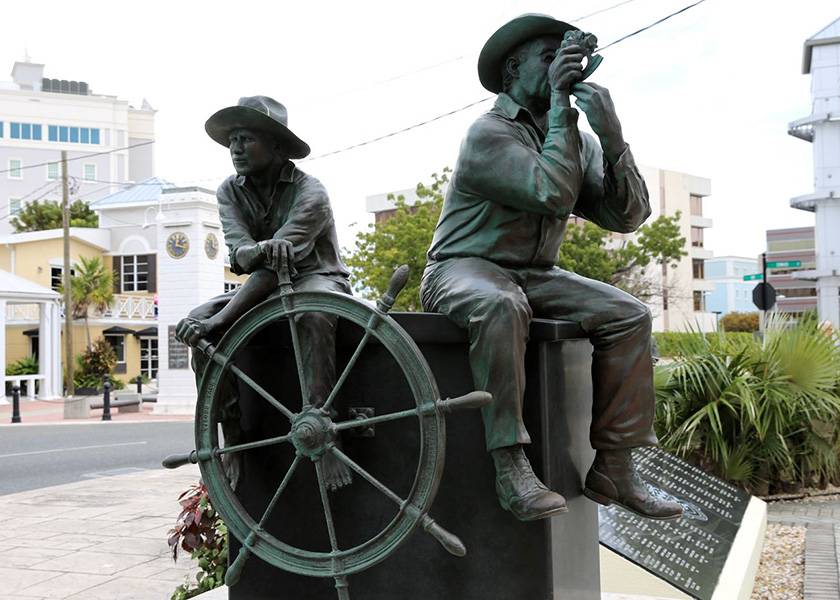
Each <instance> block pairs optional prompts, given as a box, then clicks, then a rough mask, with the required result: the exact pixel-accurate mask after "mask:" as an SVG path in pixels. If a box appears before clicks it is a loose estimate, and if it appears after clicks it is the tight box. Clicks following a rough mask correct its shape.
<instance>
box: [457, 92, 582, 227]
mask: <svg viewBox="0 0 840 600" xmlns="http://www.w3.org/2000/svg"><path fill="white" fill-rule="evenodd" d="M577 118H578V113H577V111H576V110H574V109H572V108H561V107H553V108H552V109H551V110H550V111H549V112H548V133H547V134H546V137H545V142H544V143H543V147H542V148H541V150H540V151H539V152H538V151H535V150H533V149H532V148H530V147H529V146H527V145H525V144H524V143H523V142H522V140H521V139H520V137H519V134H518V132H517V131H516V130H515V129H514V127H513V125H512V124H511V123H509V122H506V121H504V120H502V119H499V118H496V117H493V116H490V115H488V116H485V117H482V118H480V119H479V120H478V121H476V122H475V123H474V124H473V126H472V127H471V128H470V131H469V132H468V133H467V137H466V139H465V140H464V143H463V144H462V146H461V153H460V155H459V157H458V166H457V168H456V172H457V177H458V185H459V186H460V187H461V189H462V190H463V191H464V192H466V193H469V194H474V195H476V196H478V197H480V198H482V199H485V200H488V201H491V202H497V203H499V204H504V205H506V206H509V207H511V208H515V209H518V210H524V211H527V212H531V213H536V214H541V215H551V216H555V217H566V216H568V215H569V213H570V212H571V211H572V208H573V207H574V205H575V201H576V200H577V197H578V194H579V193H580V188H581V185H582V183H583V169H582V166H581V160H580V152H579V147H580V133H579V131H578V127H577Z"/></svg>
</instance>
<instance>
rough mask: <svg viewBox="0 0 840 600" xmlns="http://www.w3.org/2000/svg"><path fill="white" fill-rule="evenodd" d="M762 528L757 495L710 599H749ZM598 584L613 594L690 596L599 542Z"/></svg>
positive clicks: (676, 599) (763, 509)
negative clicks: (600, 544)
mask: <svg viewBox="0 0 840 600" xmlns="http://www.w3.org/2000/svg"><path fill="white" fill-rule="evenodd" d="M766 529H767V504H766V503H765V502H763V501H761V500H759V499H758V498H751V499H750V503H749V505H748V506H747V510H746V511H745V512H744V518H743V520H742V521H741V527H740V528H739V529H738V534H737V535H736V536H735V541H734V542H733V544H732V548H731V549H730V550H729V556H728V557H727V559H726V564H725V565H724V567H723V571H722V572H721V574H720V578H719V579H718V583H717V587H716V588H715V592H714V595H713V596H712V600H749V598H750V596H751V594H752V589H753V584H754V583H755V575H756V572H757V571H758V563H759V560H760V559H761V551H762V549H763V547H764V533H765V530H766ZM601 588H602V589H603V590H604V591H605V592H609V593H613V594H637V595H643V596H655V597H657V598H662V599H667V600H691V598H692V596H689V595H688V594H686V593H685V592H683V591H681V590H678V589H677V588H675V587H673V586H672V585H670V584H668V583H667V582H665V581H664V580H662V579H659V578H658V577H656V576H655V575H652V574H651V573H649V572H647V571H645V570H644V569H642V568H641V567H640V566H638V565H636V564H634V563H632V562H630V561H629V560H627V559H625V558H623V557H621V556H619V555H618V554H616V553H615V552H612V551H611V550H608V549H607V548H604V547H603V546H602V547H601Z"/></svg>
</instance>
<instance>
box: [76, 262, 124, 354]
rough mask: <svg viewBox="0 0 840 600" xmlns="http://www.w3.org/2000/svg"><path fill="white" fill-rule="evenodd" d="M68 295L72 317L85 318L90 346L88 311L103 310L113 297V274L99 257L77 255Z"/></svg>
mask: <svg viewBox="0 0 840 600" xmlns="http://www.w3.org/2000/svg"><path fill="white" fill-rule="evenodd" d="M70 295H71V297H72V302H73V318H74V319H84V320H85V335H86V337H87V344H88V347H90V346H91V342H90V328H89V327H88V313H89V312H90V309H93V310H96V311H98V312H103V311H104V310H106V309H107V308H108V307H109V306H110V305H111V302H112V301H113V299H114V281H113V276H112V274H111V271H110V270H108V269H106V268H105V265H104V264H103V263H102V260H101V259H100V258H99V257H93V258H85V257H84V256H82V257H79V263H78V265H77V266H76V271H75V275H73V276H72V277H71V278H70Z"/></svg>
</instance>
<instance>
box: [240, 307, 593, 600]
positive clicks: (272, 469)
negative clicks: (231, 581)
mask: <svg viewBox="0 0 840 600" xmlns="http://www.w3.org/2000/svg"><path fill="white" fill-rule="evenodd" d="M395 318H396V319H397V320H398V321H399V322H400V324H401V325H403V327H405V328H406V330H408V332H409V333H410V334H411V335H412V337H413V338H414V339H415V341H416V342H417V343H418V345H419V346H420V348H421V350H422V351H423V353H424V355H425V357H426V360H427V361H428V362H429V365H430V366H431V369H432V371H433V373H434V375H435V378H436V379H437V384H438V387H439V389H440V393H441V396H442V397H444V398H445V397H454V396H458V395H461V394H464V393H467V392H469V391H472V390H473V389H474V388H473V383H472V377H471V374H470V368H469V363H468V357H467V351H468V344H467V340H466V334H465V332H464V331H462V330H460V329H458V328H456V327H455V326H454V325H452V324H451V323H449V321H447V320H446V319H445V318H444V317H442V316H440V315H430V314H407V313H406V314H399V313H398V314H396V315H395ZM263 337H264V338H271V341H272V342H273V343H274V344H275V346H274V348H273V349H272V350H270V349H269V346H268V345H267V342H268V339H263V340H260V339H258V338H255V339H254V340H253V342H252V350H251V351H250V355H249V356H247V357H243V359H242V360H240V361H238V362H239V363H240V364H242V365H246V364H247V365H248V366H249V368H248V369H247V370H248V371H249V372H251V373H252V376H254V378H255V379H257V380H258V381H260V382H268V381H270V382H272V383H271V384H270V387H272V388H273V389H272V391H273V392H274V393H277V394H278V397H282V393H281V390H283V389H285V390H286V391H287V397H290V396H289V394H290V393H291V392H292V391H294V393H297V387H296V386H297V384H296V383H293V384H290V383H289V382H294V380H295V377H296V376H295V374H294V370H293V369H294V367H293V365H292V364H290V362H289V354H288V352H287V351H286V350H283V349H280V350H278V349H277V347H276V341H277V336H276V335H273V336H272V334H271V333H270V332H267V333H266V335H265V336H263ZM358 337H359V336H358V331H350V330H349V328H348V330H343V329H342V328H341V327H340V328H339V342H338V351H337V353H338V360H339V365H343V364H344V362H346V360H347V358H348V356H349V354H350V353H351V352H352V350H353V348H354V347H355V343H356V341H357V340H358ZM261 344H266V345H261ZM591 351H592V348H591V346H590V344H589V342H588V341H587V340H585V339H581V332H580V331H579V330H577V329H576V328H575V327H574V326H572V325H570V324H565V323H558V322H548V321H536V322H535V323H534V324H533V326H532V329H531V341H530V344H529V348H528V354H527V357H526V362H527V394H526V399H525V411H526V415H525V420H526V424H527V426H528V429H529V432H530V434H531V437H532V439H533V444H532V445H531V446H530V448H529V449H528V455H529V457H530V458H531V461H532V463H533V465H534V467H535V469H536V471H537V473H538V474H539V475H541V476H542V478H543V480H544V481H545V482H546V483H547V484H548V485H549V486H550V487H552V488H553V489H555V490H558V491H560V492H561V493H563V494H564V495H565V496H566V498H567V499H568V503H569V513H568V514H565V515H561V516H559V517H555V518H553V519H551V520H547V521H539V522H535V523H521V522H519V521H516V520H515V519H514V518H513V517H512V516H511V515H510V513H507V512H505V511H503V510H502V509H501V508H500V507H499V504H498V502H497V500H496V495H495V490H494V471H493V466H492V461H491V460H490V457H489V455H488V454H487V453H486V452H485V449H484V433H483V426H482V422H481V417H480V415H479V413H478V412H477V411H472V412H466V413H458V414H454V415H450V416H448V417H447V420H446V429H447V447H446V467H445V472H444V476H443V481H442V482H441V485H440V490H439V492H438V495H437V499H436V501H435V503H434V505H433V508H432V511H431V515H432V516H433V517H434V518H435V520H436V521H437V522H438V523H440V524H441V525H442V526H443V527H445V528H447V529H449V530H451V531H452V532H453V533H455V534H456V535H458V536H459V537H460V538H461V540H462V541H463V542H464V543H465V544H466V546H467V552H468V553H467V556H466V557H464V558H456V557H454V556H451V555H450V554H448V553H447V552H445V551H444V550H443V549H442V548H441V547H440V546H439V545H438V544H437V542H435V541H434V540H433V539H432V538H431V537H430V536H428V535H427V534H425V533H423V532H422V531H416V532H414V533H413V534H412V536H411V537H409V539H408V540H407V541H406V542H405V544H404V545H403V546H402V547H400V548H399V549H398V550H397V551H396V552H395V553H394V554H392V555H391V556H390V557H389V558H388V559H386V560H385V561H384V562H382V563H380V564H379V565H377V566H375V567H373V568H371V569H369V570H367V571H364V572H362V573H358V574H355V575H352V576H350V578H349V581H350V595H351V598H353V600H394V599H395V598H397V599H399V600H438V599H453V600H454V599H456V598H457V599H458V600H559V599H560V598H562V599H563V600H596V599H599V598H600V591H599V567H598V565H599V562H598V522H597V509H596V505H595V504H593V503H591V502H589V501H588V500H587V499H585V498H584V497H583V496H582V494H581V485H582V479H583V476H584V474H585V472H586V470H587V469H588V467H589V465H590V463H591V460H592V458H593V456H594V453H593V451H592V450H591V448H590V447H589V439H588V434H589V423H590V412H591V402H592V399H591V394H592V392H591V377H590V362H591V358H590V355H591ZM278 365H281V366H280V367H278ZM281 381H282V382H283V383H282V385H281V383H280V382H281ZM292 388H294V390H292ZM240 394H241V398H240V404H241V407H242V418H241V423H242V425H243V429H244V431H245V438H246V439H245V440H243V441H249V440H251V439H261V438H265V437H270V436H274V435H280V434H282V433H284V432H286V431H288V425H284V423H283V420H284V419H283V418H282V417H279V415H278V413H277V411H275V410H274V409H273V408H271V407H270V406H268V404H267V403H266V402H265V401H264V400H262V399H260V398H255V397H254V395H253V394H252V393H251V392H250V390H248V389H247V388H245V389H243V388H242V386H240ZM408 402H411V396H410V394H409V392H408V390H407V386H406V384H405V382H404V379H403V377H402V373H401V372H400V371H399V369H398V368H397V366H396V364H395V363H394V362H393V359H391V358H390V355H388V354H386V353H385V352H384V350H383V349H382V347H381V346H378V345H371V346H369V348H368V349H367V350H366V351H365V353H364V355H363V358H362V359H361V360H360V361H359V363H358V364H357V366H356V368H355V369H354V371H353V373H352V375H351V376H350V378H348V380H347V382H346V383H345V385H344V387H343V389H342V394H341V396H340V397H339V402H338V403H337V404H338V405H337V408H338V409H339V412H340V413H341V418H342V419H343V418H345V417H346V415H347V412H348V409H349V408H351V407H371V408H373V409H374V410H375V411H376V414H384V413H387V412H393V411H395V410H400V409H404V408H408V407H409V404H408ZM418 437H419V436H418V430H417V425H416V421H414V420H411V419H408V420H404V421H399V422H395V423H387V424H380V425H377V426H376V431H375V437H358V438H349V437H345V438H344V440H345V441H344V446H345V451H346V452H347V454H349V455H350V456H351V457H352V458H354V460H356V461H357V462H358V463H359V464H361V465H362V466H363V467H365V468H366V469H368V470H369V471H371V472H372V473H373V474H374V475H375V476H376V477H379V478H380V479H381V480H382V481H383V482H385V483H386V484H387V485H389V486H390V487H391V488H392V489H393V490H394V491H395V492H396V493H398V494H399V495H401V496H403V497H404V496H405V495H407V493H408V491H409V489H410V487H411V482H412V480H413V476H414V471H415V469H416V461H417V448H418V445H419V439H418ZM288 450H289V446H283V447H273V448H268V449H259V450H252V451H248V452H247V453H245V455H244V458H245V461H244V465H243V478H242V482H241V483H240V487H239V489H238V491H237V494H238V496H239V497H240V498H241V500H242V502H243V505H244V506H245V507H246V509H247V510H249V512H250V513H251V514H252V515H254V516H255V517H256V518H257V519H258V518H259V516H260V515H261V514H262V510H263V508H264V507H265V506H266V505H267V503H268V499H269V498H270V497H271V495H272V494H273V492H274V490H275V489H276V487H277V484H278V483H279V481H280V479H281V478H282V476H283V474H284V473H285V469H286V466H287V465H288V464H289V463H290V462H291V453H290V452H289V451H288ZM307 462H308V461H307ZM313 472H314V469H313V468H312V467H311V465H309V464H307V465H305V468H301V469H299V470H298V472H297V473H296V474H295V476H294V477H293V478H292V480H291V483H290V485H289V488H287V490H286V492H284V495H283V497H282V499H281V501H280V503H279V504H278V506H277V509H276V510H275V512H274V514H273V517H272V518H271V519H270V521H269V523H268V525H267V529H268V530H269V531H270V532H272V533H274V534H275V535H276V536H277V537H278V538H279V539H281V540H283V541H284V542H286V543H289V544H291V545H294V546H297V547H301V548H305V549H309V550H314V551H320V552H325V551H328V550H329V544H328V538H327V533H326V527H325V525H324V518H323V513H322V511H321V505H320V500H319V496H318V492H317V484H316V482H315V479H314V473H313ZM330 499H331V504H332V510H333V515H334V518H335V521H336V529H337V537H338V543H339V546H340V547H341V548H348V547H352V546H355V545H357V544H360V543H362V542H363V541H364V540H366V539H368V538H370V537H371V536H372V535H374V534H375V533H376V532H378V531H379V530H381V529H382V528H383V527H384V525H386V524H387V523H388V522H389V521H390V519H391V518H393V515H394V514H395V512H396V508H395V506H394V505H393V504H391V503H390V502H389V501H387V500H385V499H384V498H383V497H382V495H381V494H380V493H379V492H377V491H375V490H374V489H373V488H372V487H371V486H369V485H368V484H367V483H366V482H364V481H362V480H360V479H359V478H356V480H355V481H354V483H353V484H352V485H351V486H349V487H347V488H345V489H343V490H340V491H338V492H336V493H332V494H330ZM238 549H239V543H238V542H237V541H236V540H234V539H232V540H231V554H230V556H231V558H233V557H235V556H236V554H237V552H238ZM336 597H337V596H336V592H335V589H334V581H333V580H332V579H313V578H307V577H302V576H298V575H293V574H290V573H286V572H283V571H281V570H278V569H275V568H273V567H271V566H269V565H267V564H266V563H264V562H262V561H261V560H259V559H258V558H256V557H252V558H251V560H250V561H249V562H248V564H247V566H246V567H245V570H244V572H243V574H242V579H241V580H240V582H239V583H238V584H237V585H236V586H234V587H233V588H231V590H230V598H231V600H246V599H247V600H260V599H269V598H271V599H272V600H287V599H288V600H327V599H330V600H332V599H333V598H336Z"/></svg>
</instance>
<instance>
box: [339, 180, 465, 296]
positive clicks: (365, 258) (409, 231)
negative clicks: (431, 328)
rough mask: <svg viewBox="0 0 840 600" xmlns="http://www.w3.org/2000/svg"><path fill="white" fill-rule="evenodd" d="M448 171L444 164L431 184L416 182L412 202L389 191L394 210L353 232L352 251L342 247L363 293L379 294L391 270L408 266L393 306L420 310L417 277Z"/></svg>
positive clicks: (364, 294) (386, 285)
mask: <svg viewBox="0 0 840 600" xmlns="http://www.w3.org/2000/svg"><path fill="white" fill-rule="evenodd" d="M450 172H451V171H450V169H449V168H448V167H447V168H445V169H443V174H442V175H438V174H437V173H433V174H432V183H431V184H429V185H424V184H423V183H418V184H417V196H418V197H419V198H420V200H419V201H418V202H417V203H416V204H414V205H411V206H409V205H408V204H406V201H405V197H403V196H398V197H394V195H393V194H389V195H388V199H389V200H392V201H393V202H394V204H395V207H396V208H395V211H394V213H393V214H392V215H389V216H388V217H386V218H385V219H384V220H382V221H380V222H379V223H374V224H371V225H370V226H369V227H368V231H363V232H360V233H359V234H357V236H356V247H355V250H354V251H352V252H349V251H347V250H345V254H347V266H349V267H350V270H351V271H352V273H353V275H354V277H355V278H356V281H358V282H359V283H360V284H361V285H362V286H363V289H362V295H363V296H365V297H371V298H378V297H380V296H382V295H383V294H384V293H385V292H386V291H387V289H388V282H389V281H390V279H391V275H392V274H393V272H394V269H396V268H397V267H399V266H400V265H408V268H409V276H408V282H407V283H406V285H405V288H403V291H402V293H401V294H400V295H399V297H398V298H397V302H396V304H395V305H394V308H396V309H398V310H412V311H414V310H420V279H421V278H422V275H423V268H424V267H425V266H426V251H427V250H428V249H429V246H430V245H431V243H432V235H433V234H434V231H435V225H437V221H438V217H439V216H440V209H441V207H442V206H443V187H444V185H445V184H446V182H447V181H449V173H450Z"/></svg>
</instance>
